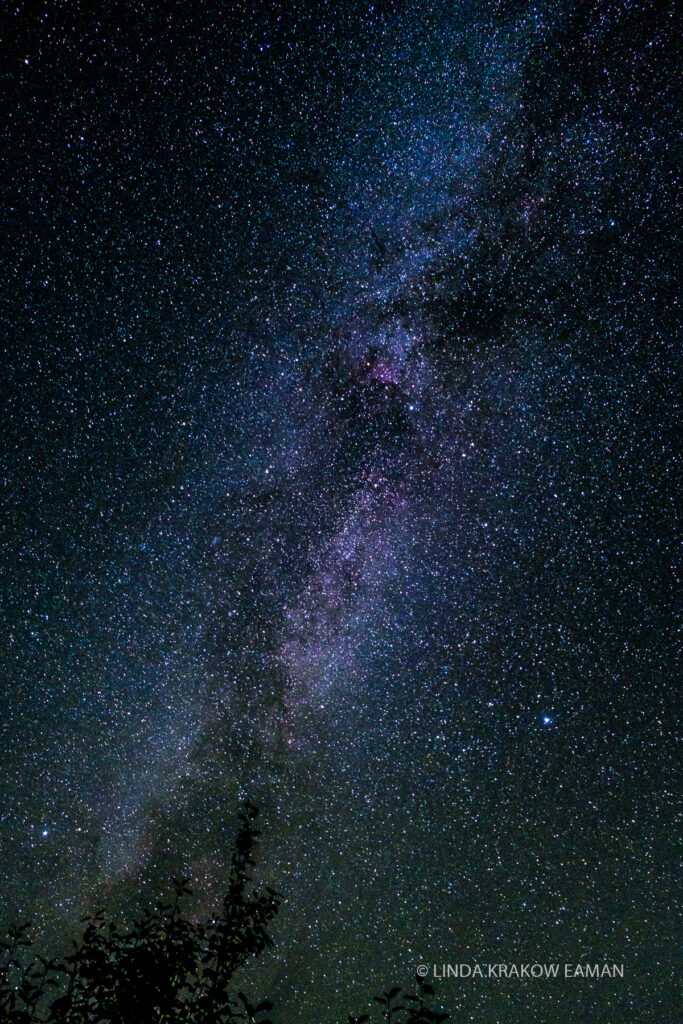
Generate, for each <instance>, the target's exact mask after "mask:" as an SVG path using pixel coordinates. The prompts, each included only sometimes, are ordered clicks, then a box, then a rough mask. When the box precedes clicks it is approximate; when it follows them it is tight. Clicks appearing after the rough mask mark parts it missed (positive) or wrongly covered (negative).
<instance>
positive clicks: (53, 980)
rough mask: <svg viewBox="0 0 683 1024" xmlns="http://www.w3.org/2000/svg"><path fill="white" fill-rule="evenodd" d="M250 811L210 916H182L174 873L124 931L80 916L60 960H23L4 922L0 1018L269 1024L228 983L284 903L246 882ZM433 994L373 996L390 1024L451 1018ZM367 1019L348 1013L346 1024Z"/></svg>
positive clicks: (261, 1009) (18, 1023)
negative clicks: (79, 930) (434, 1005)
mask: <svg viewBox="0 0 683 1024" xmlns="http://www.w3.org/2000/svg"><path fill="white" fill-rule="evenodd" d="M257 814H258V811H257V810H256V807H255V806H254V805H253V804H252V803H251V802H250V801H247V802H246V803H245V804H244V805H243V807H242V810H241V811H240V814H239V827H238V831H237V837H236V840H235V845H234V848H233V852H232V857H231V865H230V875H229V878H228V886H227V892H226V894H225V897H224V899H223V902H222V904H221V907H220V910H219V912H218V913H216V914H214V915H213V916H212V917H211V918H210V919H209V920H208V921H207V922H204V923H202V922H196V921H193V920H192V919H191V918H190V917H188V916H186V915H185V914H184V912H183V910H182V908H181V903H182V900H183V898H184V897H186V896H191V895H192V891H191V889H190V888H189V885H188V883H189V879H187V878H179V879H175V878H174V879H173V890H174V896H173V899H172V900H171V901H170V902H169V903H163V902H162V903H159V904H158V905H157V907H156V909H155V910H154V911H149V910H147V911H145V912H144V913H143V914H142V916H141V917H140V918H139V919H138V920H136V921H134V923H133V924H132V926H131V927H130V928H128V929H122V928H121V927H119V925H118V924H117V923H116V922H114V921H107V920H106V919H105V916H104V914H103V913H102V912H101V911H100V912H98V913H96V914H94V915H93V916H91V917H88V918H86V919H85V920H84V924H85V928H84V932H83V936H82V938H81V941H80V942H75V943H74V951H73V953H71V955H70V956H67V957H66V958H65V959H64V960H55V959H53V960H46V959H45V958H43V957H41V956H37V957H34V958H33V959H29V960H28V962H24V958H25V957H26V956H27V951H29V950H30V948H31V946H32V942H31V939H30V938H29V929H30V926H29V925H27V924H23V925H20V926H18V927H13V928H11V929H10V931H9V935H8V940H7V942H3V943H1V944H0V953H2V954H3V955H2V956H1V957H0V961H1V962H0V1024H36V1022H41V1024H237V1022H247V1024H272V1022H271V1021H270V1020H269V1019H268V1017H267V1014H268V1012H269V1011H270V1010H271V1009H272V1004H271V1003H270V1002H268V1001H263V1002H260V1003H256V1004H253V1003H251V1002H250V1001H249V999H248V998H247V997H246V996H245V995H244V993H243V992H239V991H237V992H235V991H234V985H233V979H234V975H235V973H236V972H237V971H238V969H239V968H240V967H242V966H243V965H244V964H245V963H247V962H248V961H249V960H251V959H253V958H254V957H258V956H259V955H260V954H261V953H262V952H263V950H264V949H266V948H267V947H268V946H271V945H272V941H271V939H270V936H269V935H268V931H267V929H268V926H269V924H270V922H271V921H272V920H273V918H274V917H275V916H276V914H277V913H278V910H279V907H280V903H281V900H282V897H281V896H280V894H279V893H277V892H275V890H273V889H271V888H269V887H267V886H266V887H265V888H264V889H263V890H262V891H259V890H257V889H255V888H253V886H252V882H253V878H252V875H251V868H252V867H253V865H254V863H255V862H254V859H253V854H254V852H255V849H256V846H257V845H258V837H259V834H260V833H259V830H258V829H257V828H256V826H255V824H254V822H255V818H256V816H257ZM433 994H434V993H433V990H432V989H431V988H430V986H429V985H426V984H425V983H424V982H423V981H422V980H421V979H419V978H418V979H417V994H407V993H406V994H404V995H403V996H401V990H400V989H399V988H392V989H390V990H389V991H388V992H385V993H384V994H383V995H382V996H376V997H375V1000H376V1002H378V1003H379V1004H380V1006H381V1013H382V1017H381V1019H382V1020H384V1021H386V1022H388V1024H398V1022H399V1021H401V1022H404V1024H441V1022H442V1021H445V1020H448V1019H449V1015H448V1014H445V1013H443V1012H439V1011H436V1010H433V1009H430V1008H429V1007H428V1006H427V1003H426V998H427V997H429V996H432V995H433ZM399 997H400V1000H402V1001H399ZM369 1019H370V1018H369V1016H368V1014H361V1016H359V1017H353V1016H351V1015H349V1022H350V1024H364V1022H366V1021H368V1020H369Z"/></svg>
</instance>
